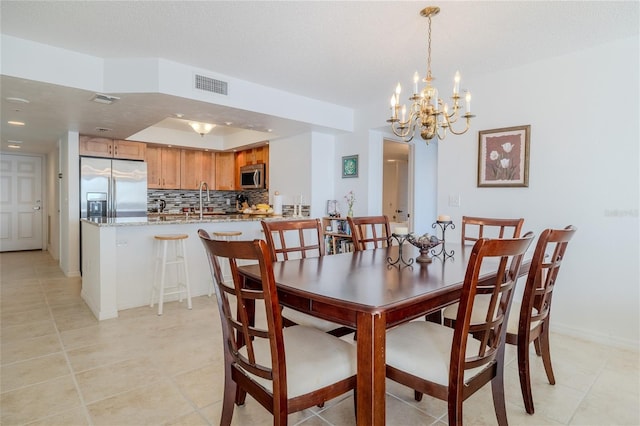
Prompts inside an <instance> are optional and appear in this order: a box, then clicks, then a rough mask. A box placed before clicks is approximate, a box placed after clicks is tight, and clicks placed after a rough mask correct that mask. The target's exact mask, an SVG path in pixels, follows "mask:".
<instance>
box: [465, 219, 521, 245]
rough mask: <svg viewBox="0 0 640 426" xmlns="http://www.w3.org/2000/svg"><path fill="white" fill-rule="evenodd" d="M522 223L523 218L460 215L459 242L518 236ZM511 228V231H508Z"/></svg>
mask: <svg viewBox="0 0 640 426" xmlns="http://www.w3.org/2000/svg"><path fill="white" fill-rule="evenodd" d="M523 224H524V218H520V219H499V218H490V217H472V216H462V231H461V242H462V245H464V244H466V243H468V242H472V243H475V242H476V241H478V240H479V239H481V238H519V237H520V232H521V231H522V225H523ZM485 228H489V229H485ZM512 228H513V230H512V232H509V231H511V229H512ZM485 231H488V232H489V234H490V235H485Z"/></svg>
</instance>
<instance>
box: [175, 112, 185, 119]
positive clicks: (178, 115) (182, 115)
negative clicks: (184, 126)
mask: <svg viewBox="0 0 640 426" xmlns="http://www.w3.org/2000/svg"><path fill="white" fill-rule="evenodd" d="M176 117H178V118H182V117H184V114H180V113H179V112H176Z"/></svg>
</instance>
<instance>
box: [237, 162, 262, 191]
mask: <svg viewBox="0 0 640 426" xmlns="http://www.w3.org/2000/svg"><path fill="white" fill-rule="evenodd" d="M265 178H266V176H265V165H264V164H252V165H250V166H242V167H241V168H240V187H241V188H242V189H263V188H264V187H265Z"/></svg>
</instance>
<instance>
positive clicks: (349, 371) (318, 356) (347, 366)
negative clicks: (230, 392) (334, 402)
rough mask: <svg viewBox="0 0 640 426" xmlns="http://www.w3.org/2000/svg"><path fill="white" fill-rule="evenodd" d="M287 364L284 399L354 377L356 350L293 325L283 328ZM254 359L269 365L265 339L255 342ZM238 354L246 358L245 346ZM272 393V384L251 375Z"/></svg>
mask: <svg viewBox="0 0 640 426" xmlns="http://www.w3.org/2000/svg"><path fill="white" fill-rule="evenodd" d="M283 335H284V344H285V354H286V355H285V356H286V364H287V396H288V397H289V398H293V397H296V396H300V395H304V394H306V393H309V392H311V391H314V390H316V389H319V388H322V387H325V386H328V385H330V384H332V383H335V382H338V381H340V380H343V379H346V378H348V377H351V376H353V375H355V374H356V347H355V345H353V344H351V343H348V342H346V341H343V340H340V339H338V338H337V337H334V336H331V335H329V334H327V333H324V332H322V331H320V330H318V329H315V328H313V327H304V326H300V325H296V326H293V327H286V328H284V329H283ZM254 349H255V352H256V360H257V361H258V362H259V363H260V364H262V365H265V366H271V352H270V348H269V342H268V340H266V339H256V342H255V344H254ZM240 352H241V353H242V354H243V355H245V356H246V347H243V348H242V349H241V350H240ZM252 377H253V378H254V379H255V380H256V381H257V382H259V383H260V384H261V385H262V386H264V387H265V388H267V389H269V390H270V391H271V390H272V387H271V385H272V382H271V381H270V380H265V379H262V378H259V377H256V376H252Z"/></svg>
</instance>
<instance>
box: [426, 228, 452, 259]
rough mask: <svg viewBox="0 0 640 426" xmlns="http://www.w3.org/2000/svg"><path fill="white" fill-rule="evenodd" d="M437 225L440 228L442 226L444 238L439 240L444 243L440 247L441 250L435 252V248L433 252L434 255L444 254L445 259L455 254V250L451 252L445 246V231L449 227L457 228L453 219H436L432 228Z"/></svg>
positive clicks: (441, 230)
mask: <svg viewBox="0 0 640 426" xmlns="http://www.w3.org/2000/svg"><path fill="white" fill-rule="evenodd" d="M436 226H437V227H438V228H440V232H441V233H442V238H441V239H440V240H439V241H440V242H441V243H442V246H441V247H440V251H439V252H437V253H436V252H435V250H432V251H431V254H432V255H434V256H440V255H441V254H442V255H444V257H445V259H446V258H447V257H452V256H453V254H454V251H453V250H451V251H450V252H447V250H446V248H445V239H444V235H445V232H446V230H447V228H451V229H456V226H455V225H454V224H453V221H451V220H436V222H435V223H434V224H433V225H431V227H432V228H434V229H435V228H436Z"/></svg>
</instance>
